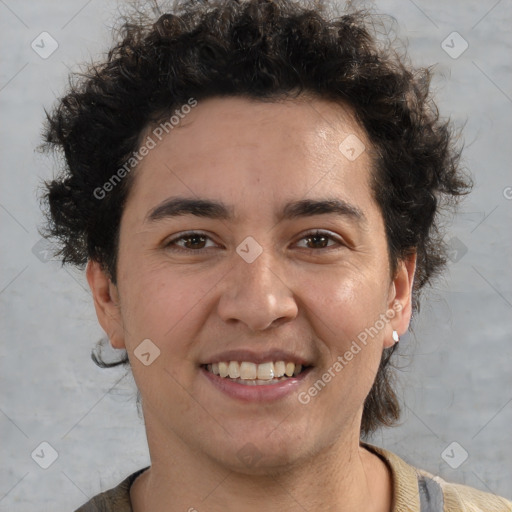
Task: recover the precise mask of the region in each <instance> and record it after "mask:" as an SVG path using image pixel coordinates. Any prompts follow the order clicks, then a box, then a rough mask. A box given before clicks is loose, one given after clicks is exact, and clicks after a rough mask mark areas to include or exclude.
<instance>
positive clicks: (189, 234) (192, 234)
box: [165, 230, 345, 253]
mask: <svg viewBox="0 0 512 512" xmlns="http://www.w3.org/2000/svg"><path fill="white" fill-rule="evenodd" d="M195 237H204V238H207V239H210V240H211V238H210V237H209V236H208V235H206V234H204V233H201V232H200V231H188V232H186V233H183V234H182V235H180V236H179V237H176V238H173V239H172V240H169V241H168V242H167V243H166V244H165V248H166V249H170V250H171V251H176V252H188V253H200V252H202V251H205V250H207V249H211V247H207V248H201V249H188V248H183V247H180V248H177V247H178V246H176V245H175V244H176V242H179V241H181V240H187V239H190V238H195ZM315 237H324V238H327V239H329V240H332V241H334V242H337V243H338V244H339V245H340V246H344V245H345V244H344V243H343V241H342V240H341V239H339V238H337V237H335V236H333V235H331V234H330V233H329V232H328V231H321V230H313V231H311V232H308V233H305V234H304V235H303V236H302V237H301V238H300V240H304V239H305V238H315ZM172 245H175V246H174V247H171V246H172ZM339 248H340V247H337V248H334V247H332V246H331V247H321V248H320V249H308V248H306V250H310V251H318V250H324V251H325V250H333V249H339Z"/></svg>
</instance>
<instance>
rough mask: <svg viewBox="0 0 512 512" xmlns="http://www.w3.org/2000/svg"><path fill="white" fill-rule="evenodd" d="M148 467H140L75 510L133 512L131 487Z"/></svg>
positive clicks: (82, 511)
mask: <svg viewBox="0 0 512 512" xmlns="http://www.w3.org/2000/svg"><path fill="white" fill-rule="evenodd" d="M146 469H148V468H143V469H140V470H139V471H136V472H135V473H133V474H131V475H130V476H128V477H127V478H125V479H124V480H123V481H122V482H121V483H120V484H119V485H117V486H116V487H114V488H113V489H110V490H108V491H105V492H102V493H101V494H98V495H96V496H94V497H93V498H91V499H90V500H89V501H88V502H87V503H84V504H83V505H82V506H81V507H80V508H79V509H77V510H75V512H133V509H132V504H131V500H130V487H131V485H132V483H133V482H134V481H135V479H136V478H137V477H138V476H139V475H140V474H142V473H143V472H144V471H146Z"/></svg>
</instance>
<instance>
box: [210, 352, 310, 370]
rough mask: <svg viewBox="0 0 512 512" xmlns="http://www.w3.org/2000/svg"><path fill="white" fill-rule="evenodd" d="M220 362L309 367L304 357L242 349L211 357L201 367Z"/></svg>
mask: <svg viewBox="0 0 512 512" xmlns="http://www.w3.org/2000/svg"><path fill="white" fill-rule="evenodd" d="M221 361H226V362H229V361H239V362H242V361H247V362H251V363H255V364H262V363H267V362H269V361H273V362H276V361H284V362H285V363H295V364H301V365H302V366H310V365H311V363H310V362H309V361H308V360H307V359H306V358H305V357H301V356H299V355H297V354H293V353H292V352H287V351H285V350H280V349H270V350H265V351H264V352H254V351H253V350H244V349H238V350H227V351H225V352H220V353H218V354H215V355H213V356H211V357H210V358H208V359H207V360H205V361H203V362H202V363H201V365H204V364H213V363H220V362H221Z"/></svg>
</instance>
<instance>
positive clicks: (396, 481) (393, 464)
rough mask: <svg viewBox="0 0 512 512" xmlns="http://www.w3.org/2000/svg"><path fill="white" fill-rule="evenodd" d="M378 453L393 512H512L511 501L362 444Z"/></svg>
mask: <svg viewBox="0 0 512 512" xmlns="http://www.w3.org/2000/svg"><path fill="white" fill-rule="evenodd" d="M361 444H362V446H364V447H365V448H366V449H368V450H370V451H372V452H373V453H375V454H377V455H379V456H380V457H381V458H382V459H384V460H385V462H386V463H387V464H388V467H389V468H390V471H391V474H392V479H393V494H394V507H393V512H395V511H396V512H398V511H401V510H409V511H411V512H462V511H463V512H512V501H509V500H507V499H506V498H502V497H500V496H496V495H494V494H491V493H488V492H484V491H480V490H478V489H475V488H473V487H468V486H466V485H461V484H452V483H449V482H446V481H445V480H443V479H442V478H440V477H439V476H435V475H433V474H431V473H429V472H427V471H424V470H422V469H418V468H416V467H414V466H411V465H410V464H408V463H407V462H405V461H404V460H403V459H401V458H400V457H399V456H398V455H396V454H394V453H393V452H390V451H388V450H385V449H384V448H380V447H377V446H373V445H369V444H367V443H361Z"/></svg>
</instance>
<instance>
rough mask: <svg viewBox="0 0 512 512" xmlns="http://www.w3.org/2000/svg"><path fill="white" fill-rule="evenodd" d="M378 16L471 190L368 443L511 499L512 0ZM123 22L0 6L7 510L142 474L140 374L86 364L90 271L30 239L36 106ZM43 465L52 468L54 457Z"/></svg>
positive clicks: (88, 5) (103, 11) (99, 13)
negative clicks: (458, 152) (447, 135)
mask: <svg viewBox="0 0 512 512" xmlns="http://www.w3.org/2000/svg"><path fill="white" fill-rule="evenodd" d="M376 7H377V8H378V10H379V11H380V12H383V13H387V14H391V15H393V16H395V17H396V19H397V23H398V25H397V27H396V29H397V30H398V32H399V35H400V36H401V37H404V38H406V39H407V40H408V41H409V52H410V55H411V58H412V60H413V62H414V63H415V64H416V65H432V64H436V73H437V74H436V78H435V81H434V84H435V87H436V94H437V98H438V103H439V106H440V109H441V112H442V113H443V115H445V116H450V117H451V118H452V119H453V120H454V121H455V122H456V124H457V126H459V127H460V126H462V125H463V124H465V129H464V138H465V141H466V149H465V153H464V156H465V163H466V165H467V167H468V168H469V169H470V171H471V172H472V174H473V176H474V178H475V181H476V186H475V189H474V192H473V193H472V195H471V196H470V198H468V200H466V202H465V203H464V206H463V208H462V209H461V211H460V214H459V215H458V216H457V217H456V219H455V221H454V223H453V225H452V227H451V228H450V231H449V235H448V237H449V238H450V239H452V238H453V240H452V244H453V247H454V252H453V254H452V259H453V262H451V263H450V266H449V269H448V272H447V273H446V275H445V276H444V277H443V279H441V280H439V281H438V282H437V283H436V285H435V287H434V288H433V289H432V290H430V292H429V296H428V302H427V301H425V302H424V305H423V308H422V311H421V314H420V315H419V316H418V317H417V318H416V319H415V320H414V329H413V330H414V334H409V335H407V336H405V337H403V338H402V340H401V342H400V346H401V351H402V353H403V354H404V357H403V358H402V359H401V360H400V365H401V370H400V371H399V379H400V389H401V390H402V391H403V395H404V404H405V405H404V416H403V422H402V425H401V426H399V427H397V428H394V429H388V430H384V431H382V432H380V433H379V434H378V435H376V436H375V438H374V440H373V442H374V443H375V444H379V445H382V446H384V447H387V448H389V449H391V450H392V451H394V452H396V453H397V454H399V455H400V456H402V457H403V458H404V459H405V460H407V461H408V462H410V463H412V464H414V465H416V466H417V467H421V468H423V469H426V470H428V471H431V472H433V473H436V474H439V475H440V476H442V477H443V478H445V479H446V480H450V481H454V482H460V483H466V484H468V485H471V486H474V487H478V488H480V489H482V490H487V491H489V492H494V493H497V494H500V495H504V496H506V497H508V498H512V462H511V461H512V433H511V427H510V426H511V425H512V386H511V384H512V381H511V379H512V377H511V371H510V367H511V364H510V363H511V355H512V344H511V339H510V333H511V331H512V329H511V328H512V325H511V318H512V316H511V309H512V304H511V301H512V290H511V273H512V271H511V265H510V262H511V258H510V257H511V252H512V251H511V236H510V227H509V226H510V224H511V222H510V221H511V216H512V201H511V200H510V199H507V197H508V198H510V197H511V195H510V191H511V189H507V187H510V186H512V176H511V173H510V162H511V160H512V152H511V143H510V134H511V132H512V126H511V113H512V98H511V96H512V86H511V85H512V84H511V62H510V55H512V51H511V50H512V48H511V46H512V37H511V32H510V27H511V26H512V8H511V2H510V0H502V1H496V0H478V1H476V0H471V1H464V2H463V1H450V2H448V1H446V0H442V1H440V0H436V1H429V2H427V1H426V0H416V1H414V2H413V1H412V0H384V1H377V2H376ZM116 12H117V11H116V4H115V3H114V2H112V1H107V2H103V1H100V0H90V1H88V2H87V1H83V0H73V1H69V0H68V1H67V2H63V1H59V2H57V1H55V0H46V1H44V2H34V1H28V0H20V1H17V2H15V1H14V0H0V16H1V25H0V37H1V48H2V67H1V70H0V108H1V119H2V124H1V128H0V129H1V134H0V147H1V154H2V159H1V165H2V172H1V187H0V220H1V230H2V231H1V243H2V251H1V274H0V301H1V304H2V309H1V325H2V343H1V349H0V350H1V352H0V364H1V367H0V379H1V402H0V429H1V439H2V442H1V444H0V457H1V460H2V461H3V463H2V465H1V468H0V477H1V478H0V510H6V511H7V510H8V511H24V512H26V511H27V510H38V511H44V510H48V511H50V510H51V511H52V512H56V511H70V510H74V508H76V507H78V506H79V505H80V504H82V503H83V502H84V501H86V500H87V499H88V498H89V497H90V496H92V495H94V494H96V493H98V492H99V491H101V490H105V489H107V488H109V487H112V486H114V485H116V484H117V483H118V482H119V481H120V480H121V479H123V478H124V477H125V476H127V475H128V474H129V473H131V472H133V471H135V470H136V469H138V468H140V467H143V466H145V465H147V464H148V462H149V460H148V455H147V445H146V440H145V434H144V427H143V422H142V420H141V419H140V418H139V417H138V415H137V410H136V406H135V394H136V390H135V387H134V384H133V380H132V378H131V376H130V375H129V374H128V375H126V374H125V372H124V370H121V369H113V370H101V369H99V368H97V367H96V366H94V364H93V363H92V361H91V360H90V350H91V348H92V346H93V344H94V343H95V342H96V341H97V340H98V339H99V338H100V337H101V336H102V335H103V332H102V330H101V328H100V327H99V325H98V323H97V320H96V316H95V312H94V308H93V304H92V300H91V296H90V293H89V291H88V287H87V284H86V280H85V278H84V276H83V275H82V274H81V273H80V272H79V271H75V270H73V269H69V268H61V267H60V265H59V263H58V262H56V261H46V260H45V258H44V250H42V249H41V246H40V245H37V244H38V242H39V241H40V236H39V235H38V232H37V229H36V226H37V225H38V224H39V223H40V222H41V214H40V211H39V206H38V202H37V196H36V194H37V192H36V190H37V187H38V186H39V184H40V182H41V180H42V179H43V178H50V177H51V175H52V168H53V167H55V162H53V161H52V159H51V158H47V157H43V156H41V155H40V154H38V153H36V152H35V151H34V148H35V147H36V146H37V144H38V143H39V141H40V140H39V137H40V131H41V123H42V119H43V107H46V108H49V107H50V106H51V105H52V103H53V102H54V101H55V97H56V96H58V95H59V94H61V93H62V92H63V89H64V87H65V84H66V77H67V74H68V71H69V70H68V68H69V67H72V68H73V69H77V68H76V63H78V62H82V61H87V60H89V58H90V57H97V56H98V55H100V53H101V52H103V51H105V50H107V49H108V46H109V42H110V37H111V36H110V27H111V26H112V25H113V24H115V20H116ZM43 31H47V32H49V33H50V34H51V35H52V37H53V38H55V40H56V41H57V42H58V44H59V47H58V49H57V50H56V51H55V53H53V54H52V55H51V56H50V57H49V58H47V59H42V58H41V57H40V56H39V55H38V54H36V53H35V51H33V50H32V48H31V46H30V45H31V42H32V41H33V40H34V39H35V38H36V36H38V35H39V34H40V33H41V32H43ZM453 31H457V32H458V33H460V34H461V36H462V37H463V38H464V39H465V40H466V41H467V42H468V44H469V48H468V49H467V50H466V51H465V52H464V53H463V54H462V55H460V57H458V58H457V59H453V58H452V57H450V56H449V55H448V54H447V53H446V52H445V51H444V50H443V48H442V46H441V43H442V41H443V40H445V39H446V37H447V36H448V35H449V34H451V33H452V32H453ZM507 31H508V32H507ZM448 41H451V40H450V39H448ZM449 44H450V45H451V46H454V48H453V49H452V50H451V51H456V50H457V49H460V48H461V46H460V44H461V41H460V40H455V41H454V43H453V44H452V43H451V42H450V43H449ZM507 191H508V193H507ZM34 246H35V248H34ZM43 249H44V247H43ZM466 251H467V252H466ZM411 355H412V356H413V357H410V356H411ZM42 441H46V442H48V443H50V445H51V446H52V447H53V448H54V449H55V450H56V451H57V453H58V458H57V459H56V460H55V462H54V463H53V464H52V465H51V466H50V467H49V468H48V469H42V468H41V467H39V465H38V464H36V462H35V461H34V460H33V458H32V457H31V453H32V452H33V451H34V450H35V449H36V448H37V447H38V446H39V444H40V443H41V442H42ZM454 441H455V442H457V443H458V445H455V447H453V446H452V447H451V448H450V449H449V450H448V455H449V457H448V458H447V460H449V462H450V463H451V464H452V465H458V463H460V462H461V460H462V458H463V456H464V452H463V451H462V450H465V451H467V453H468V458H467V460H465V461H464V462H463V463H462V464H460V465H459V466H458V467H457V468H456V469H453V468H452V467H450V465H448V463H447V462H446V461H445V460H444V459H443V457H442V453H443V451H444V450H445V448H446V447H447V446H448V445H450V443H452V442H454ZM452 448H453V451H451V449H452ZM37 453H39V454H40V455H41V453H44V457H43V456H40V457H39V459H38V460H39V462H44V461H46V462H48V461H49V459H48V457H49V451H48V450H47V449H46V452H45V451H44V450H43V452H41V449H38V450H36V454H37ZM34 458H35V459H36V460H37V455H34ZM43 459H44V460H43Z"/></svg>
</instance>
